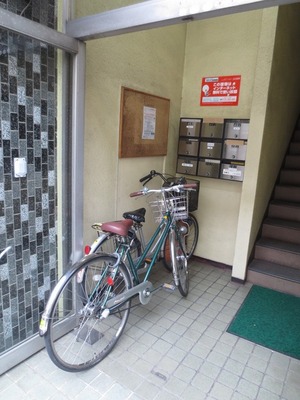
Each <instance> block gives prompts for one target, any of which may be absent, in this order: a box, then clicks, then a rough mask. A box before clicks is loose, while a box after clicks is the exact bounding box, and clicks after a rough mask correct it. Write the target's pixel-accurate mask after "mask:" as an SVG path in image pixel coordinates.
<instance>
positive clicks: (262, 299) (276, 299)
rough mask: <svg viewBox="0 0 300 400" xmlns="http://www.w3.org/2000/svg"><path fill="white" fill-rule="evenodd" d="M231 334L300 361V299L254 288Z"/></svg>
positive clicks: (261, 288) (238, 314) (241, 309)
mask: <svg viewBox="0 0 300 400" xmlns="http://www.w3.org/2000/svg"><path fill="white" fill-rule="evenodd" d="M227 332H229V333H232V334H234V335H237V336H240V337H242V338H244V339H247V340H250V341H251V342H254V343H256V344H260V345H262V346H265V347H268V348H269V349H272V350H275V351H278V352H279V353H283V354H285V355H288V356H291V357H294V358H297V359H300V297H296V296H292V295H289V294H284V293H280V292H276V291H274V290H271V289H266V288H263V287H260V286H252V288H251V290H250V292H249V293H248V295H247V297H246V299H245V301H244V303H243V304H242V306H241V307H240V309H239V311H238V312H237V314H236V315H235V317H234V319H233V321H232V322H231V324H230V326H229V328H228V329H227Z"/></svg>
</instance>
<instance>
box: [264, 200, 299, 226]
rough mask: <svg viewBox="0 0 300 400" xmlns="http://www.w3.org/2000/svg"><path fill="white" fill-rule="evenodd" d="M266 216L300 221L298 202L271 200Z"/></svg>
mask: <svg viewBox="0 0 300 400" xmlns="http://www.w3.org/2000/svg"><path fill="white" fill-rule="evenodd" d="M268 217H271V218H279V219H285V220H289V221H297V222H300V203H291V202H289V201H280V200H272V201H271V202H270V205H269V210H268Z"/></svg>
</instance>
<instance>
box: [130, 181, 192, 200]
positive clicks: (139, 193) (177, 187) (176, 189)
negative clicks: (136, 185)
mask: <svg viewBox="0 0 300 400" xmlns="http://www.w3.org/2000/svg"><path fill="white" fill-rule="evenodd" d="M180 189H184V190H193V189H195V190H196V189H197V184H196V183H184V184H180V185H175V186H171V187H162V188H161V189H148V188H146V187H145V188H144V189H143V190H139V191H137V192H132V193H130V195H129V196H130V197H137V196H145V195H146V194H149V193H162V192H173V191H174V192H179V191H180Z"/></svg>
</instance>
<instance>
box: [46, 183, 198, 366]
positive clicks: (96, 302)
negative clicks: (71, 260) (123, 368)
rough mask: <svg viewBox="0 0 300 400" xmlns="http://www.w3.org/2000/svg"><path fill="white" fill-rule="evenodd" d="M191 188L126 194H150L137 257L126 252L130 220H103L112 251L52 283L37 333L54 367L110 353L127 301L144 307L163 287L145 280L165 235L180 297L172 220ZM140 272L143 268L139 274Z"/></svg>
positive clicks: (184, 267) (178, 250)
mask: <svg viewBox="0 0 300 400" xmlns="http://www.w3.org/2000/svg"><path fill="white" fill-rule="evenodd" d="M195 189H196V185H195V184H193V183H189V184H178V185H175V186H172V187H162V188H160V189H147V188H146V187H144V188H143V189H142V190H140V191H138V192H134V193H132V194H131V195H130V196H131V197H136V196H151V198H150V201H149V204H150V206H151V207H152V208H153V210H154V211H155V213H156V218H157V219H158V220H159V225H158V227H157V228H156V230H155V232H154V233H153V235H152V237H151V238H150V240H149V241H148V243H147V244H146V246H145V249H144V251H143V252H142V254H141V255H140V256H139V257H138V258H137V259H133V257H132V256H131V251H130V249H131V246H132V245H134V239H130V235H128V231H129V230H130V228H131V227H132V225H133V221H132V220H130V219H124V220H122V221H113V222H106V223H105V224H102V227H103V225H104V228H105V231H107V232H111V233H113V234H114V235H117V236H118V242H117V247H116V249H115V252H114V253H113V254H105V253H93V254H89V255H87V256H85V257H83V258H82V259H81V260H80V261H79V262H78V263H76V264H75V265H73V267H72V268H71V269H70V270H69V271H67V272H66V273H65V274H64V275H63V276H62V278H61V279H60V280H59V281H58V283H57V284H56V286H55V287H54V290H53V291H52V293H51V295H50V298H49V300H48V302H47V305H46V308H45V310H44V312H43V315H42V318H41V322H40V330H39V333H40V336H43V337H44V339H45V345H46V349H47V352H48V354H49V356H50V358H51V360H52V361H53V362H54V363H55V364H56V365H57V366H58V367H59V368H61V369H63V370H65V371H69V372H78V371H83V370H86V369H89V368H91V367H93V366H94V365H96V364H97V363H99V362H100V361H101V360H103V359H104V358H105V357H106V356H107V355H108V354H109V353H110V352H111V351H112V349H113V348H114V346H115V345H116V343H117V341H118V340H119V338H120V337H121V335H122V333H123V331H124V328H125V326H126V322H127V319H128V316H129V313H130V308H131V301H132V299H133V298H135V297H136V298H138V300H139V302H140V303H141V304H143V305H145V304H147V303H148V302H149V301H150V299H151V297H152V295H153V293H154V292H155V291H157V290H159V289H161V287H162V286H163V285H161V286H159V287H154V286H153V285H152V283H151V282H150V280H149V278H150V275H151V271H152V268H153V266H154V265H155V264H156V262H157V261H158V259H159V253H160V251H161V248H162V246H163V244H164V243H165V240H166V238H168V239H169V243H170V254H171V260H172V273H173V279H174V287H177V288H178V290H179V292H180V293H181V295H182V296H184V297H185V296H187V295H188V291H189V273H188V264H187V257H186V250H185V240H184V234H183V233H182V230H181V229H180V225H179V224H177V223H176V221H177V220H182V219H184V218H186V217H187V215H188V195H187V192H188V191H189V190H195ZM125 261H126V262H125ZM145 266H146V270H145ZM140 270H143V271H145V272H144V273H143V275H140V274H139V271H140ZM141 276H142V278H141Z"/></svg>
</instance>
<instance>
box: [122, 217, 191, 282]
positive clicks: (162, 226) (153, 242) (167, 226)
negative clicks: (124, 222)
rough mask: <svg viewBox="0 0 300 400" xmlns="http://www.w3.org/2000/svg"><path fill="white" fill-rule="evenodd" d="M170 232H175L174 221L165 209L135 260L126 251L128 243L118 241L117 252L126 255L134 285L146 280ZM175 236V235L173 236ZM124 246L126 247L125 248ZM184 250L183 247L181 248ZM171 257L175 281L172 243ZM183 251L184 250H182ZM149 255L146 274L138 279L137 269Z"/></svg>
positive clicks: (172, 241)
mask: <svg viewBox="0 0 300 400" xmlns="http://www.w3.org/2000/svg"><path fill="white" fill-rule="evenodd" d="M172 232H174V234H176V233H175V223H174V220H173V218H172V216H171V214H170V212H169V211H167V212H166V213H165V214H164V215H163V218H162V220H161V222H160V223H159V225H158V227H157V229H156V230H155V232H154V233H153V235H152V236H151V238H150V240H149V241H148V243H147V244H146V246H145V249H144V250H143V253H142V254H141V256H140V257H139V258H138V260H137V261H136V262H134V260H133V259H132V256H131V254H130V251H128V249H129V248H128V245H126V244H123V243H120V247H121V249H120V250H117V252H118V253H121V254H122V257H124V256H125V257H126V259H127V260H128V263H127V267H128V269H129V271H130V273H131V275H132V277H133V281H134V285H137V284H140V283H141V282H146V281H147V280H148V278H149V276H150V274H151V271H152V269H153V266H154V265H155V263H156V262H157V260H158V257H159V253H160V251H161V247H162V245H163V244H164V242H165V240H166V238H167V236H168V235H169V234H172ZM174 237H175V236H174ZM170 242H171V243H174V239H171V240H170ZM125 247H126V249H125ZM182 250H183V251H184V249H182ZM172 253H173V254H172V259H173V273H174V279H175V281H176V274H177V264H176V257H175V253H174V245H173V251H172ZM184 253H185V251H184ZM149 255H150V256H151V262H150V263H149V265H148V267H147V271H146V274H145V276H144V278H143V279H142V280H140V278H139V276H138V271H139V270H141V269H142V268H144V265H145V263H146V262H147V258H148V257H149Z"/></svg>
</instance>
